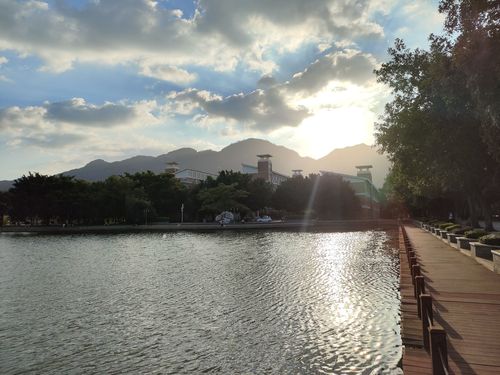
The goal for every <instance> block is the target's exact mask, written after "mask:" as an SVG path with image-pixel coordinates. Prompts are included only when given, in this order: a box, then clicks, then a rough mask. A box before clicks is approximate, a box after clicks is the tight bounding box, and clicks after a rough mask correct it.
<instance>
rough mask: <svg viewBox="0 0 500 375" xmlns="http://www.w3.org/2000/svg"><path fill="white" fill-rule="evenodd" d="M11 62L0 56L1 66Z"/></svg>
mask: <svg viewBox="0 0 500 375" xmlns="http://www.w3.org/2000/svg"><path fill="white" fill-rule="evenodd" d="M8 62H9V59H7V58H6V57H5V56H0V65H3V64H7V63H8Z"/></svg>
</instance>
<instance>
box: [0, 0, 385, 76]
mask: <svg viewBox="0 0 500 375" xmlns="http://www.w3.org/2000/svg"><path fill="white" fill-rule="evenodd" d="M367 4H368V0H359V1H357V2H354V3H353V2H351V1H347V0H342V1H338V0H335V1H334V0H274V1H268V0H254V1H246V0H239V1H237V0H212V1H206V0H202V1H199V2H198V3H197V6H198V8H197V10H196V12H195V16H194V17H193V18H191V19H185V18H182V14H181V13H182V12H181V11H179V10H178V9H165V8H164V7H160V6H157V4H156V3H155V2H154V1H152V0H122V1H119V2H118V1H114V0H100V1H95V2H88V3H86V5H84V6H83V7H81V8H78V9H75V8H70V7H68V6H66V5H64V3H63V2H55V3H54V5H51V6H49V5H48V4H47V3H45V2H43V1H26V2H23V1H15V0H3V1H1V2H0V49H12V50H15V51H17V52H18V53H20V54H34V55H38V56H39V57H41V58H42V59H43V60H44V62H45V66H44V68H43V69H45V70H51V71H54V72H61V71H64V70H67V69H70V68H71V67H72V65H73V63H74V62H76V61H79V62H99V63H109V64H120V63H124V62H133V63H138V64H141V63H142V62H143V61H147V60H151V59H152V60H154V61H155V62H156V67H155V66H153V65H151V64H148V65H147V66H148V67H149V68H144V66H140V69H142V70H143V71H144V73H145V74H146V75H150V76H154V77H158V78H160V79H167V80H172V79H177V80H179V79H180V80H181V82H188V81H192V79H193V77H192V76H191V74H190V73H188V72H186V71H182V70H181V71H173V70H172V69H174V67H177V68H178V67H179V66H185V65H189V64H191V65H203V66H210V67H213V68H214V69H217V70H232V69H234V68H235V67H236V66H237V64H238V63H242V62H243V63H244V64H246V65H247V66H248V67H249V68H250V69H255V70H259V71H262V72H264V73H269V72H271V71H272V70H274V69H276V65H275V63H274V62H273V61H272V59H270V58H266V57H265V56H266V52H269V51H273V50H274V51H278V53H283V52H285V51H291V50H296V49H297V48H298V47H300V46H301V45H304V44H310V43H318V44H320V43H321V44H325V43H333V42H334V41H335V40H340V39H345V38H349V39H352V38H357V37H372V38H379V37H381V36H382V35H383V31H382V28H381V27H380V25H377V24H376V23H374V22H373V21H372V20H370V13H369V7H367ZM124 25H126V27H124ZM148 69H149V70H148ZM165 77H166V78H165ZM174 82H179V81H174Z"/></svg>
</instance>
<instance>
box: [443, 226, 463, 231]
mask: <svg viewBox="0 0 500 375" xmlns="http://www.w3.org/2000/svg"><path fill="white" fill-rule="evenodd" d="M456 228H461V225H460V224H453V225H448V226H447V227H446V228H444V230H445V231H447V232H451V231H452V230H453V229H456Z"/></svg>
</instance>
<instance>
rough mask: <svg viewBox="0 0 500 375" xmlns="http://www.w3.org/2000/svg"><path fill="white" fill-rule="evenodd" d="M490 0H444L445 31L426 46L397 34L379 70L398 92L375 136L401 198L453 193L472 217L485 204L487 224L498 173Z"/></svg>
mask: <svg viewBox="0 0 500 375" xmlns="http://www.w3.org/2000/svg"><path fill="white" fill-rule="evenodd" d="M493 3H494V2H492V1H483V0H479V1H477V2H476V1H473V2H472V1H455V0H444V1H441V4H440V11H442V12H444V13H446V14H447V18H446V24H445V27H446V30H447V32H448V34H447V35H446V36H444V37H439V36H435V35H431V36H430V38H429V40H430V46H429V50H428V51H426V50H421V49H416V50H410V49H408V48H406V46H405V44H404V42H403V41H402V40H399V39H398V40H396V42H395V44H394V47H393V48H390V49H389V55H390V60H389V61H388V62H387V63H385V64H382V66H381V68H380V69H378V70H376V71H375V73H376V75H377V79H378V81H379V82H383V83H385V84H387V85H388V86H389V87H390V88H391V89H392V93H393V100H392V101H391V102H390V103H388V104H387V105H386V109H385V114H384V116H383V117H382V118H381V120H380V122H379V123H378V124H377V133H376V139H377V143H378V144H379V145H380V146H381V147H382V150H383V151H385V152H386V153H388V155H389V156H390V159H391V161H392V162H393V167H392V170H391V173H390V175H389V178H390V179H391V189H392V190H393V191H392V192H393V193H396V196H397V199H403V200H405V201H406V202H409V203H411V201H413V203H414V204H416V203H422V200H427V201H429V200H433V199H437V198H446V197H452V199H453V200H454V201H457V200H458V201H460V200H461V201H464V202H467V204H468V207H469V209H468V211H469V214H470V215H471V219H472V221H476V219H475V213H476V210H477V208H480V210H481V211H482V214H483V216H484V218H485V220H487V224H488V225H491V223H490V220H491V205H492V204H493V203H494V200H495V196H494V194H492V193H491V192H492V190H494V189H495V186H498V183H499V179H500V168H499V163H498V162H499V160H500V159H499V155H500V153H499V151H500V150H499V146H500V145H499V140H500V137H499V135H500V133H498V127H499V123H498V109H499V108H500V107H499V106H498V103H499V100H500V92H499V91H498V89H499V88H500V79H499V78H500V76H499V74H498V73H499V69H500V61H499V60H498V55H499V49H498V48H497V47H498V45H500V44H499V43H498V27H499V18H498V15H499V13H498V11H499V9H498V3H497V5H494V4H493ZM479 42H480V43H479ZM477 43H479V44H477ZM495 44H496V46H497V47H495ZM471 51H473V52H471ZM486 60H487V61H486ZM487 77H488V78H487Z"/></svg>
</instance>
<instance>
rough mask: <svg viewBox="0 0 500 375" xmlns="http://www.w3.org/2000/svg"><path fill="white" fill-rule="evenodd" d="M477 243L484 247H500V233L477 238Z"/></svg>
mask: <svg viewBox="0 0 500 375" xmlns="http://www.w3.org/2000/svg"><path fill="white" fill-rule="evenodd" d="M479 242H481V243H484V244H485V245H492V246H500V232H496V233H490V234H487V235H486V236H482V237H480V238H479Z"/></svg>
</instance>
